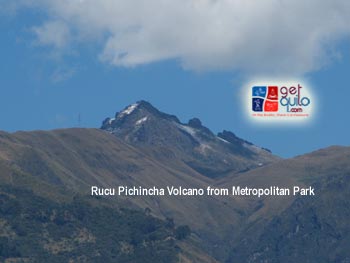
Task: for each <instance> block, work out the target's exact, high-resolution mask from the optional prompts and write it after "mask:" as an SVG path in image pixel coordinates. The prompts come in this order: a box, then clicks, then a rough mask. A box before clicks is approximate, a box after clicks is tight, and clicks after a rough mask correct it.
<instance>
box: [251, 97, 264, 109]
mask: <svg viewBox="0 0 350 263" xmlns="http://www.w3.org/2000/svg"><path fill="white" fill-rule="evenodd" d="M263 106H264V100H263V99H261V98H253V99H252V107H253V111H263Z"/></svg>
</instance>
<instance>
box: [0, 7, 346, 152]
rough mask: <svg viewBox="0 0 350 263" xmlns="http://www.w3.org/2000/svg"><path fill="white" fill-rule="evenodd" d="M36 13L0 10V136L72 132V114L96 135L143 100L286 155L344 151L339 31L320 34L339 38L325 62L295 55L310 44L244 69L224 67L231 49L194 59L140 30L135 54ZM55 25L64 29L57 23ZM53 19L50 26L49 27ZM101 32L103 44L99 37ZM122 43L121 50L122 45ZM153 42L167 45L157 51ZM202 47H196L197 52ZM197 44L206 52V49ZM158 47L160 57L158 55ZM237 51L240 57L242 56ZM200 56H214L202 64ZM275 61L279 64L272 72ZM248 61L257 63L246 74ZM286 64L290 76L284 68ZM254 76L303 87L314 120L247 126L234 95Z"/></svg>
mask: <svg viewBox="0 0 350 263" xmlns="http://www.w3.org/2000/svg"><path fill="white" fill-rule="evenodd" d="M34 2H35V1H34ZM37 2H38V4H42V3H41V1H37ZM53 2H54V1H53ZM81 2H83V1H81ZM105 2H106V3H108V1H105ZM42 5H43V7H42V8H38V6H37V5H36V6H34V7H33V6H30V7H27V6H26V7H21V9H20V10H17V11H16V12H12V11H9V10H8V9H5V8H3V7H4V6H3V5H2V4H1V3H0V7H2V8H3V10H2V11H1V12H0V30H1V33H2V34H1V37H0V41H1V42H0V43H1V44H0V45H1V49H0V57H1V63H0V91H1V96H0V119H1V126H0V129H1V130H5V131H10V132H13V131H17V130H37V129H44V130H48V129H56V128H68V127H77V126H78V115H79V114H80V115H81V126H83V127H95V128H96V127H100V125H101V122H102V120H103V119H105V118H106V117H110V116H113V115H114V114H115V112H116V111H119V110H121V109H122V108H124V107H125V106H127V105H128V104H131V103H133V102H135V101H137V100H140V99H144V100H147V101H149V102H151V103H152V104H153V105H155V106H156V107H157V108H159V109H160V110H162V111H164V112H167V113H171V114H175V115H177V116H178V117H179V118H180V120H181V121H183V122H187V121H188V119H190V118H192V117H198V118H200V119H201V120H202V122H203V124H204V125H205V126H207V127H209V128H210V129H211V130H213V131H214V132H219V131H221V130H223V129H226V130H231V131H233V132H234V133H236V134H237V135H238V136H240V137H242V138H244V139H246V140H249V141H252V142H253V143H255V144H257V145H260V146H263V147H266V148H269V149H271V150H272V151H273V152H274V153H275V154H278V155H281V156H283V157H290V156H295V155H298V154H303V153H306V152H310V151H313V150H316V149H319V148H323V147H327V146H329V145H335V144H336V145H349V144H350V138H349V136H348V134H349V133H350V125H349V122H348V120H349V117H348V113H349V112H350V111H349V109H348V106H347V105H349V101H350V89H349V88H348V85H349V84H348V75H349V71H350V52H349V46H350V45H349V41H348V37H347V36H348V32H343V31H341V30H340V29H339V30H338V28H341V25H338V24H337V27H336V29H337V30H335V29H333V28H330V29H329V30H328V31H327V34H326V35H327V36H328V35H329V36H331V35H332V34H333V33H332V32H336V33H334V35H335V34H338V35H337V37H330V39H331V40H330V41H329V43H328V44H327V48H325V50H326V51H327V52H328V55H326V56H322V57H321V58H320V59H317V60H313V58H314V57H315V56H314V55H312V56H311V58H310V57H308V55H304V56H305V57H306V58H305V59H304V57H302V55H303V54H309V53H310V52H311V51H310V50H313V49H319V48H320V46H319V45H318V44H317V43H316V44H315V43H313V42H312V44H314V45H311V44H310V45H311V47H310V50H302V51H300V50H299V49H298V50H296V49H295V48H294V47H289V49H288V48H287V47H286V50H282V49H281V51H280V52H279V51H278V50H277V51H276V52H277V55H273V52H272V53H271V54H266V56H265V55H263V54H265V53H266V49H265V50H261V53H258V52H257V53H256V54H254V55H249V54H248V53H247V54H246V56H245V57H246V58H247V61H248V62H249V63H248V62H247V63H246V64H244V63H243V62H239V63H238V62H237V63H231V62H230V61H229V60H226V59H225V57H227V56H230V55H232V56H233V59H232V60H234V58H237V61H244V58H245V57H244V56H243V55H242V58H241V57H237V56H236V57H235V56H234V52H233V53H232V54H231V49H228V48H227V47H226V46H221V45H219V46H217V43H212V44H211V45H207V46H208V47H207V48H206V49H204V50H203V51H201V52H199V51H197V50H195V51H193V49H192V47H191V45H188V46H186V45H185V44H186V43H185V42H183V41H182V42H181V41H180V42H179V43H177V46H181V47H182V49H181V50H176V52H175V51H174V53H172V52H173V50H174V48H173V47H169V46H171V45H170V44H168V43H170V42H168V39H166V38H163V35H164V34H160V35H161V36H162V39H160V40H158V39H157V37H158V35H157V34H153V32H154V31H153V30H150V31H152V34H151V33H147V30H144V32H146V33H147V34H146V33H144V35H147V36H148V37H149V36H150V37H149V39H148V38H146V37H145V39H146V40H145V41H146V42H147V43H146V44H145V45H141V46H138V41H139V37H140V36H133V35H131V36H130V35H122V34H121V33H120V32H121V31H118V30H119V29H118V30H117V33H118V34H117V33H116V32H114V31H111V32H108V33H106V32H104V29H101V28H100V27H97V26H96V28H97V29H91V31H93V30H95V31H94V32H93V33H91V35H88V34H87V33H86V32H87V30H86V28H83V27H82V26H81V24H84V23H83V22H81V23H80V24H74V22H72V21H71V20H70V18H67V13H58V12H63V11H61V9H60V7H58V6H53V7H52V6H51V7H50V8H49V7H47V6H45V4H42ZM55 8H56V9H57V10H60V11H57V10H56V9H55ZM205 8H208V6H204V7H203V10H207V9H205ZM328 8H329V7H328ZM48 10H49V11H48ZM52 10H54V11H52ZM72 10H75V9H72ZM64 12H67V11H66V10H65V11H64ZM70 12H71V10H70ZM203 12H204V11H203ZM218 12H219V13H220V12H223V11H218ZM320 12H324V11H323V10H321V11H320ZM68 13H69V12H68ZM179 13H180V11H179ZM181 14H182V13H181ZM184 16H185V15H184ZM94 17H95V16H94ZM61 18H62V21H64V23H67V24H62V23H61V20H60V19H61ZM63 18H64V19H63ZM52 20H54V21H55V22H54V23H51V22H50V21H52ZM47 21H49V22H47ZM57 21H59V22H57ZM67 21H68V22H67ZM165 22H166V21H165ZM345 22H347V21H345ZM48 23H49V25H48ZM113 23H114V22H113ZM116 23H117V24H118V23H121V22H118V21H117V22H116ZM142 23H145V25H144V24H142ZM45 25H46V26H45ZM148 25H149V24H148V22H147V23H146V22H140V25H139V26H140V27H142V26H144V28H147V26H148ZM114 27H115V25H114V24H113V28H114ZM67 28H68V29H67ZM150 28H151V29H153V27H152V26H150ZM47 29H48V30H49V32H48V31H47ZM45 30H46V31H45ZM53 30H57V32H56V35H52V34H51V33H52V31H53ZM167 30H169V29H167ZM332 30H333V31H332ZM339 31H340V33H339ZM67 32H68V33H67ZM123 32H124V31H123ZM181 32H182V31H181ZM48 33H50V34H49V35H48ZM112 33H115V34H116V35H118V37H119V38H118V41H119V42H117V44H115V43H114V41H115V39H114V35H113V37H111V36H110V35H112ZM205 33H207V34H208V36H211V35H210V34H212V33H211V32H204V33H203V34H205ZM99 34H101V35H103V36H102V37H101V36H97V35H99ZM215 34H216V33H215ZM249 34H250V32H249ZM87 35H88V36H87ZM106 35H107V37H106ZM144 35H142V36H143V37H144ZM76 36H78V37H76ZM180 36H182V35H181V34H180ZM185 36H187V37H188V34H187V35H185ZM208 36H207V37H208ZM106 38H107V39H106ZM134 38H136V40H134ZM67 39H69V41H68V40H67ZM125 39H127V40H128V41H126V40H125ZM142 39H144V38H142ZM154 39H157V41H155V40H154ZM170 39H172V38H170ZM196 39H197V38H196ZM204 39H205V38H204ZM322 39H323V38H322ZM248 40H250V38H248V39H247V40H246V41H248ZM266 41H267V40H266ZM110 43H112V44H110ZM119 43H123V45H124V46H119ZM159 43H166V44H164V46H161V45H160V44H159ZM184 43H185V44H184ZM201 43H202V42H199V43H197V45H198V47H201ZM302 44H303V42H302V41H301V40H299V41H296V42H295V45H302ZM203 45H206V43H204V41H203ZM255 45H258V43H255ZM264 45H265V46H268V47H269V45H272V44H271V43H270V42H265V43H264ZM144 46H145V47H144ZM237 46H238V44H236V42H233V43H232V45H231V47H232V49H234V47H237ZM129 47H130V49H129ZM157 47H159V49H160V50H162V52H158V49H156V48H157ZM168 47H169V49H167V48H168ZM199 49H200V48H199ZM217 49H220V52H217V51H216V50H217ZM247 49H249V46H247ZM101 50H102V51H101ZM123 50H126V51H125V54H127V55H124V54H123V52H122V51H123ZM221 50H222V52H221ZM224 50H226V51H225V52H226V53H225V52H224ZM227 52H228V53H227ZM237 52H240V53H242V52H241V50H240V49H238V50H237ZM264 52H265V53H264ZM288 52H295V54H296V55H295V58H294V59H292V58H290V57H288V58H286V57H285V56H284V54H287V53H288ZM115 53H116V55H115ZM207 53H210V54H214V55H213V56H209V57H208V54H207ZM250 53H251V52H250ZM299 53H300V54H299ZM321 53H322V52H321ZM330 53H331V54H332V55H329V54H330ZM129 54H130V55H129ZM317 54H318V53H317ZM272 56H274V57H272ZM286 56H287V55H286ZM299 56H300V57H299ZM216 58H217V59H216ZM270 58H271V59H270ZM301 60H302V61H301ZM255 61H256V63H255ZM279 61H285V62H283V63H282V62H281V64H278V63H279ZM211 62H213V63H211ZM252 63H253V64H254V63H255V64H257V65H255V64H254V65H253V66H250V64H252ZM271 63H272V64H274V63H275V64H276V68H282V69H283V72H276V71H275V70H274V67H271V65H269V66H266V68H265V67H264V64H271ZM289 64H290V65H291V66H290V69H291V71H290V72H289V71H288V69H289V68H288V67H286V65H289ZM298 65H299V66H298ZM259 68H261V69H262V71H261V72H259ZM265 69H266V70H265ZM298 69H300V70H298ZM255 73H263V74H265V75H266V74H271V75H272V74H273V75H276V74H281V75H282V74H283V76H292V77H293V78H295V76H300V77H301V78H302V79H306V80H307V82H308V83H310V84H311V85H312V87H313V93H314V94H315V96H316V98H317V104H318V107H317V112H316V113H315V116H316V117H315V118H314V119H313V121H312V122H309V123H305V124H303V125H293V126H291V125H283V124H281V125H274V126H270V125H258V124H255V123H252V122H250V121H248V120H247V118H246V115H245V114H244V112H243V109H242V102H241V100H242V97H241V96H240V94H241V90H242V85H243V83H244V80H246V79H249V76H251V75H253V74H255Z"/></svg>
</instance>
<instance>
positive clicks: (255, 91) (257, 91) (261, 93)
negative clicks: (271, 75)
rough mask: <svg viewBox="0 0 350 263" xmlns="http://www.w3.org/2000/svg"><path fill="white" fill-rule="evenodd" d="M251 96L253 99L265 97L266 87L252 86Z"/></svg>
mask: <svg viewBox="0 0 350 263" xmlns="http://www.w3.org/2000/svg"><path fill="white" fill-rule="evenodd" d="M252 96H253V97H263V98H265V96H266V86H254V87H253V88H252Z"/></svg>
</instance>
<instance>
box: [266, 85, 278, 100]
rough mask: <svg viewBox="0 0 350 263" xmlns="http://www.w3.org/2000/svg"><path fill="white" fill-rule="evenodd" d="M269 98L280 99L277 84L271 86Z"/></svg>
mask: <svg viewBox="0 0 350 263" xmlns="http://www.w3.org/2000/svg"><path fill="white" fill-rule="evenodd" d="M267 99H269V100H278V87H277V86H269V87H268V93H267Z"/></svg>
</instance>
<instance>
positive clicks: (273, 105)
mask: <svg viewBox="0 0 350 263" xmlns="http://www.w3.org/2000/svg"><path fill="white" fill-rule="evenodd" d="M264 111H267V112H271V111H278V102H277V101H268V100H266V101H265V105H264Z"/></svg>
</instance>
